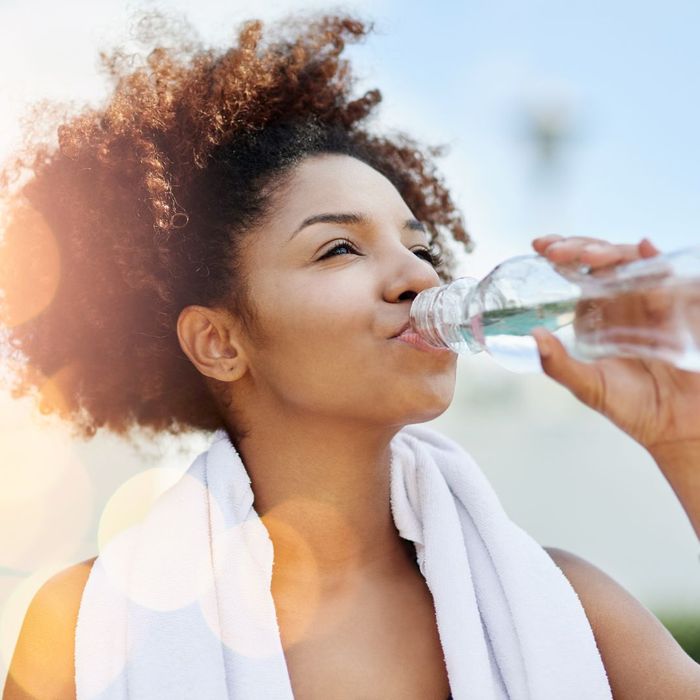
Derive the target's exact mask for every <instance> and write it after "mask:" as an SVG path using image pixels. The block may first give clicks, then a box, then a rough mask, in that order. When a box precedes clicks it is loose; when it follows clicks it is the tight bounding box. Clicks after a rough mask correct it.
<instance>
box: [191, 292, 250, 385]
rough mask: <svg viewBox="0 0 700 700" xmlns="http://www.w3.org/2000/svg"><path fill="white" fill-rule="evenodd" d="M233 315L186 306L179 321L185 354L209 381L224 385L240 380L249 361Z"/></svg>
mask: <svg viewBox="0 0 700 700" xmlns="http://www.w3.org/2000/svg"><path fill="white" fill-rule="evenodd" d="M236 328H237V325H236V324H235V322H234V319H232V318H231V315H230V314H228V313H227V312H225V311H223V310H219V309H211V308H208V307H206V306H198V305H194V304H193V305H190V306H186V307H185V308H184V309H183V310H182V311H181V312H180V315H179V316H178V319H177V337H178V339H179V341H180V347H181V348H182V351H183V352H184V353H185V355H187V357H188V358H189V359H190V361H191V362H192V364H193V365H194V366H195V367H196V368H197V369H198V370H199V371H200V372H201V373H202V374H204V375H206V376H207V377H213V378H214V379H219V380H220V381H223V382H234V381H236V380H237V379H240V378H241V377H242V376H243V375H244V374H245V373H246V370H247V360H246V357H245V353H244V351H243V348H242V346H241V344H240V342H239V339H238V337H237V334H236Z"/></svg>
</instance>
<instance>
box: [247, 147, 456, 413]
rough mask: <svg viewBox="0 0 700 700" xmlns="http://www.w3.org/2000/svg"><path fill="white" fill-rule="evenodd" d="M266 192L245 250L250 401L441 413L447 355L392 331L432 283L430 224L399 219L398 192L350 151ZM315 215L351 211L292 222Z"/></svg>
mask: <svg viewBox="0 0 700 700" xmlns="http://www.w3.org/2000/svg"><path fill="white" fill-rule="evenodd" d="M273 197H274V199H273V203H274V207H273V211H274V213H273V215H272V217H271V219H270V220H269V221H268V222H267V223H266V224H265V225H264V227H262V228H261V230H260V231H259V232H256V234H255V235H254V236H253V238H252V239H251V243H250V246H249V248H248V249H247V251H246V267H247V269H248V271H249V274H250V282H249V291H250V295H251V299H252V303H253V304H254V306H255V307H256V309H257V312H258V315H259V324H258V325H259V330H260V332H261V338H260V341H259V342H256V343H253V342H252V341H251V340H250V339H249V340H248V341H245V340H244V339H241V343H242V345H243V346H244V347H245V354H246V357H247V364H248V369H249V374H248V375H247V377H246V379H247V380H248V382H249V383H251V382H252V387H253V389H252V390H253V394H254V396H255V400H256V402H257V401H262V406H267V407H268V408H272V409H273V410H274V411H275V412H278V411H281V412H282V415H290V416H294V417H297V416H300V414H302V415H306V416H308V417H312V416H313V415H314V414H315V415H317V416H318V417H319V418H321V417H322V418H323V419H324V420H328V419H330V420H333V419H338V420H341V421H343V420H344V421H348V422H355V421H357V422H359V423H366V424H370V425H382V426H387V425H393V426H398V427H400V426H403V425H406V424H409V423H414V422H423V421H427V420H430V419H432V418H434V417H436V416H438V415H440V414H441V413H442V412H444V411H445V409H446V408H447V407H448V406H449V404H450V402H451V401H452V397H453V393H454V385H455V373H456V365H457V355H456V354H455V353H453V352H441V353H436V352H427V351H424V350H420V349H418V348H416V347H414V346H412V345H409V344H407V343H405V342H403V341H401V340H397V339H395V338H392V336H394V335H396V333H398V331H399V329H400V328H401V327H402V326H403V325H404V324H405V323H406V322H407V321H408V319H409V309H410V305H411V301H412V299H413V298H414V297H415V295H416V294H417V293H418V292H420V291H422V290H423V289H428V288H429V287H435V286H438V285H440V284H441V282H440V279H439V278H438V275H437V273H436V272H435V270H434V269H433V267H432V265H431V264H430V263H429V262H428V261H427V260H426V257H425V256H426V253H425V250H426V249H427V248H429V239H428V233H427V232H423V231H421V230H418V229H417V228H416V224H414V225H413V227H411V225H410V224H407V223H406V222H408V221H409V220H411V221H412V220H414V216H413V214H412V213H411V210H410V209H409V208H408V206H407V205H406V203H405V202H404V201H403V199H402V198H401V196H400V195H399V193H398V191H397V190H396V189H395V188H394V186H393V185H392V184H391V183H390V182H389V180H387V179H386V178H385V177H384V176H383V175H381V174H380V173H379V172H377V171H376V170H374V169H373V168H371V167H370V166H368V165H366V164H365V163H363V162H361V161H359V160H357V159H355V158H352V157H349V156H344V155H335V154H322V155H319V156H312V157H309V158H307V159H305V160H304V161H303V162H302V163H301V164H300V165H299V166H298V167H297V168H296V170H295V171H294V173H293V174H292V176H291V180H290V182H289V184H288V186H286V187H285V188H284V191H280V192H278V193H277V194H275V195H273ZM321 214H336V215H338V214H353V215H356V216H357V218H358V219H361V221H357V222H355V223H349V224H341V223H333V222H318V223H311V224H307V225H306V226H303V227H302V224H303V222H304V221H305V220H307V219H309V217H315V216H317V215H321ZM341 239H346V240H347V241H348V242H349V243H343V241H342V240H341ZM339 244H340V245H342V246H343V247H341V248H338V249H337V250H333V249H334V248H335V247H336V246H338V245H339ZM329 253H330V254H329Z"/></svg>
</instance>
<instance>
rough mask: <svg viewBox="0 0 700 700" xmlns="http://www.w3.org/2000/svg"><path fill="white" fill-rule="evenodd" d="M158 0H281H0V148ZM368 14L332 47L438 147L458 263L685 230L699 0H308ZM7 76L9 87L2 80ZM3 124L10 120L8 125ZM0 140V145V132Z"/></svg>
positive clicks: (692, 161)
mask: <svg viewBox="0 0 700 700" xmlns="http://www.w3.org/2000/svg"><path fill="white" fill-rule="evenodd" d="M157 6H160V7H167V8H171V9H173V10H175V11H178V12H183V13H185V14H186V15H187V16H189V17H190V18H191V19H192V21H193V22H194V24H195V25H196V26H198V27H199V29H200V31H201V32H202V33H203V35H204V36H205V37H210V38H211V39H212V40H213V41H216V42H221V41H223V40H224V39H225V37H227V36H230V35H231V34H232V32H231V31H230V30H229V28H230V27H234V26H235V25H236V23H237V22H238V21H240V20H241V19H243V18H245V17H251V16H254V15H255V16H261V17H263V18H271V17H276V16H279V15H280V14H283V13H284V12H285V11H287V10H289V9H294V8H297V7H300V6H302V5H301V4H300V3H299V2H296V0H275V1H274V2H270V1H265V0H263V1H259V2H257V3H256V4H255V10H254V12H251V11H249V9H248V8H250V7H251V6H250V5H248V4H247V3H245V4H243V3H235V2H224V1H223V0H198V2H197V3H196V4H195V3H193V2H192V1H191V0H172V1H171V2H160V3H154V2H147V1H143V2H133V1H132V2H130V3H123V2H117V1H116V0H103V2H101V3H99V4H98V3H94V2H92V3H91V2H87V1H86V0H66V2H65V3H62V4H60V5H58V4H56V3H51V2H48V0H37V1H36V2H34V3H31V2H26V3H21V2H19V0H0V27H2V30H0V31H1V32H2V34H4V36H3V42H2V43H3V47H0V60H2V61H3V64H4V65H5V66H7V65H13V66H16V67H17V68H16V70H14V71H12V70H11V71H3V75H2V76H0V94H2V93H3V92H5V93H6V99H7V100H9V103H10V109H9V110H7V111H6V114H5V117H4V118H3V119H0V121H1V122H2V124H1V126H2V127H3V129H2V131H3V133H4V134H5V136H4V137H2V136H0V153H2V152H3V148H4V147H5V148H6V147H7V146H6V144H7V143H8V142H10V141H11V139H12V138H14V137H16V121H17V116H18V115H19V113H20V111H19V110H20V107H21V104H23V103H24V102H26V101H27V100H29V99H36V98H38V97H42V96H47V97H62V98H69V99H76V100H81V99H90V98H92V97H94V96H95V95H98V94H99V92H100V80H99V78H98V77H97V76H96V73H95V63H96V61H95V58H94V56H95V51H96V48H97V47H102V46H104V45H105V42H109V41H111V40H114V39H117V38H118V37H120V36H124V34H125V32H126V28H127V26H128V11H129V9H133V8H136V7H157ZM303 6H304V7H305V8H328V9H338V8H339V7H343V8H347V9H348V10H356V11H357V12H358V13H359V14H360V15H361V16H364V17H368V18H373V19H375V20H376V21H377V31H376V33H375V34H374V35H372V36H371V37H370V39H369V40H368V41H367V42H366V43H365V44H363V45H360V46H353V47H351V48H350V49H349V52H348V53H349V56H351V57H352V59H353V61H354V62H355V65H356V70H357V73H358V75H359V76H360V77H361V80H360V82H359V83H358V88H361V87H367V88H369V87H374V86H378V87H379V88H380V89H381V90H382V92H383V94H384V98H385V99H384V103H383V105H382V108H381V111H380V115H379V116H380V120H379V124H378V127H379V128H395V129H402V130H405V131H408V132H409V133H411V134H413V135H414V136H416V137H417V138H420V139H422V140H424V141H428V142H432V143H449V144H451V153H450V155H449V156H448V157H447V158H445V159H443V160H442V161H440V167H441V170H442V171H443V172H444V173H445V176H446V179H447V182H448V184H449V185H450V186H451V188H452V190H453V193H454V196H455V198H456V200H457V202H458V203H459V204H460V206H461V208H462V210H463V211H464V214H465V218H466V222H467V225H468V227H469V228H470V230H471V232H472V235H473V237H474V239H475V240H476V243H477V247H476V249H475V251H474V253H473V255H472V256H471V259H470V261H469V264H468V267H467V268H465V274H467V273H469V274H481V273H483V274H485V273H486V272H488V270H489V269H490V268H491V267H492V266H493V265H495V264H497V263H498V262H499V261H500V260H502V259H504V258H505V257H508V256H510V255H517V254H521V253H524V252H529V251H530V240H531V239H532V238H533V237H535V236H538V235H544V234H547V233H554V232H556V233H560V234H562V235H585V236H595V237H601V238H606V239H608V240H612V241H615V242H637V241H638V240H640V239H641V238H642V237H643V236H648V237H649V238H651V240H652V241H654V242H656V243H657V245H659V246H660V247H661V248H662V249H664V250H671V249H673V248H677V247H683V246H687V245H693V244H696V243H700V226H699V224H698V222H699V221H700V196H699V194H700V165H699V164H700V136H698V131H697V125H698V124H700V99H699V98H698V90H697V88H696V87H694V82H697V78H696V76H697V74H698V72H699V69H700V42H698V41H697V34H698V30H700V3H691V2H678V1H671V2H665V3H653V2H647V3H634V2H627V1H624V2H615V3H609V2H608V3H603V2H598V1H596V2H586V3H583V2H566V3H562V2H555V1H553V0H547V1H545V0H536V1H530V2H515V1H512V0H511V1H509V2H503V1H493V0H492V1H490V2H485V1H481V2H471V3H467V2H462V3H456V2H445V1H440V0H438V1H433V2H430V3H406V2H399V1H398V0H382V1H380V2H371V3H370V1H369V0H354V1H350V2H346V3H344V4H343V5H340V6H339V5H335V4H330V5H329V4H327V3H323V2H320V1H319V0H314V1H313V2H309V1H308V0H307V2H305V3H303ZM8 91H9V92H8ZM552 104H554V105H556V104H559V105H562V106H563V108H564V109H565V110H566V113H567V114H568V115H569V124H570V128H571V138H570V139H569V140H568V141H567V142H566V143H565V145H564V146H563V148H562V150H561V152H560V156H561V157H560V161H559V162H560V168H559V169H558V170H557V171H556V172H555V173H554V177H551V178H550V179H549V180H545V179H543V178H542V177H538V171H537V169H536V167H537V166H536V161H535V158H534V153H535V151H534V149H533V146H532V142H531V141H530V140H528V139H527V138H526V137H525V130H524V124H525V123H526V122H525V119H526V115H527V114H528V110H529V111H530V112H532V111H533V110H535V111H540V112H541V111H542V109H545V108H546V106H547V105H552ZM13 129H15V131H13ZM3 138H4V139H5V142H4V143H3Z"/></svg>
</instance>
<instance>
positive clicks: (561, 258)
mask: <svg viewBox="0 0 700 700" xmlns="http://www.w3.org/2000/svg"><path fill="white" fill-rule="evenodd" d="M544 255H545V257H547V259H548V260H551V261H552V262H553V263H556V264H558V265H567V264H570V263H574V262H583V263H586V264H587V265H589V266H590V267H591V268H599V267H608V266H610V265H619V264H620V263H625V262H632V261H633V260H638V259H639V258H640V257H641V254H640V251H639V248H638V246H637V245H634V244H622V243H619V244H615V243H607V242H605V241H603V242H590V243H586V242H578V241H566V242H563V243H561V244H557V243H554V244H552V245H550V246H549V247H548V248H547V249H546V250H545V253H544Z"/></svg>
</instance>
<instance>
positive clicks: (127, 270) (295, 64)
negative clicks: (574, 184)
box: [0, 15, 473, 438]
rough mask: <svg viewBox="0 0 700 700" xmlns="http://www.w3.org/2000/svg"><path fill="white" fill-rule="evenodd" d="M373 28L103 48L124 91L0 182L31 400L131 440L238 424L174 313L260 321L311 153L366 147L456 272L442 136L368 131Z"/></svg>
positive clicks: (16, 392)
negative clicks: (267, 222) (277, 206)
mask: <svg viewBox="0 0 700 700" xmlns="http://www.w3.org/2000/svg"><path fill="white" fill-rule="evenodd" d="M161 19H162V16H161ZM371 28H372V27H371V24H369V23H366V22H363V21H361V20H358V19H355V18H352V17H345V16H343V17H340V16H328V15H321V16H314V17H313V18H312V21H309V20H308V18H300V17H299V16H298V15H297V16H296V17H291V18H289V17H288V18H286V19H285V21H284V22H280V23H279V24H276V25H273V26H272V29H270V28H269V27H268V28H267V33H266V35H265V36H263V23H262V22H261V21H259V20H251V21H248V22H245V23H243V24H242V25H241V26H240V27H239V28H238V37H237V43H236V44H235V45H234V46H233V47H231V48H228V49H225V50H224V49H221V50H214V49H212V48H205V47H203V46H202V45H201V44H200V43H199V42H198V41H195V40H191V41H185V42H182V41H180V42H178V43H177V45H176V46H173V47H170V48H168V47H165V46H164V45H163V41H162V40H163V38H164V32H165V31H166V30H165V29H162V30H161V34H160V35H159V36H157V37H156V39H158V40H159V41H158V46H157V47H156V48H152V49H151V50H150V51H148V52H146V53H144V55H143V57H142V58H141V61H140V62H138V61H137V62H136V64H134V61H135V60H136V59H137V58H138V56H127V55H126V54H125V53H124V52H122V51H119V50H114V51H112V52H111V53H107V54H102V64H103V68H104V69H105V70H106V71H107V74H108V76H109V77H110V78H111V79H112V80H113V82H114V84H113V88H112V89H111V92H110V94H109V97H108V99H107V100H106V102H105V104H104V105H103V106H102V107H100V108H99V109H98V108H83V109H82V111H80V112H78V113H77V114H74V115H72V116H70V117H68V116H65V117H63V118H62V123H60V125H59V126H58V127H57V130H56V134H57V144H55V143H54V144H53V145H49V143H48V142H47V141H46V140H43V141H38V140H36V139H35V140H34V141H32V142H31V143H32V144H33V145H31V147H30V149H29V151H28V152H27V153H25V154H24V155H23V156H18V157H17V158H16V159H15V160H14V161H13V162H12V163H11V164H8V165H7V166H6V167H5V169H4V170H3V173H2V183H1V184H2V187H3V197H4V200H5V204H6V207H7V217H6V219H5V225H4V229H5V230H4V237H3V246H2V248H1V249H0V295H1V296H0V304H1V305H0V313H1V317H0V318H1V319H2V323H3V327H4V340H3V342H4V346H5V353H6V361H5V364H6V366H7V367H10V368H11V371H10V372H9V373H8V375H7V376H6V377H5V381H8V380H9V386H10V390H11V393H12V396H13V397H14V398H19V397H24V396H30V395H31V396H33V397H34V398H35V399H37V403H38V405H39V408H40V410H41V412H42V413H45V414H56V415H60V416H61V417H62V418H63V419H64V420H66V421H67V422H68V423H69V424H70V426H72V428H73V432H74V434H75V435H77V436H79V437H82V438H88V437H90V436H92V435H93V434H94V433H95V431H96V430H97V428H99V427H102V426H105V427H106V429H108V430H110V431H112V432H114V433H115V434H118V435H120V436H122V437H131V436H130V435H129V433H130V432H131V430H132V429H133V428H140V429H142V430H143V429H147V430H151V431H153V433H154V434H155V433H159V432H162V431H168V432H170V433H171V434H182V433H185V432H190V431H201V430H206V431H211V430H215V429H217V428H220V427H225V426H224V422H223V417H222V413H221V410H220V406H219V404H218V402H217V399H216V392H215V391H212V387H211V385H210V383H209V382H208V381H207V380H206V378H205V377H204V376H203V375H202V374H200V373H199V371H198V370H197V369H196V368H195V367H194V365H193V364H192V363H191V362H190V360H189V359H188V358H187V357H186V355H185V354H184V352H183V351H182V350H181V348H180V345H179V341H178V338H177V333H176V322H177V318H178V315H179V313H180V311H181V310H182V309H183V308H184V307H185V306H187V305H189V304H199V305H204V306H210V307H213V306H219V305H222V306H225V307H226V308H228V309H229V310H231V311H232V312H233V313H236V314H238V315H239V317H240V318H241V319H242V320H243V321H244V322H245V325H246V327H247V328H248V329H249V330H251V332H253V331H254V329H255V318H256V316H255V307H254V304H252V303H251V300H250V299H249V298H248V296H247V293H246V289H247V281H246V271H245V270H244V269H243V267H242V265H241V251H242V249H243V248H242V246H243V245H244V243H245V241H246V237H247V236H250V235H252V233H253V232H254V230H255V227H256V225H259V224H260V222H261V221H263V220H264V217H265V216H266V215H267V214H268V213H269V209H270V199H271V194H270V193H271V192H272V191H273V190H274V188H275V186H277V185H278V184H279V183H281V182H283V181H284V177H285V176H286V175H288V174H289V173H291V171H292V169H293V168H294V166H295V165H296V164H298V163H299V162H300V161H301V160H302V159H303V158H304V157H305V156H307V155H310V154H314V153H322V152H329V153H342V154H347V155H352V156H354V157H356V158H359V159H361V160H363V161H364V162H366V163H367V164H369V165H371V166H372V167H374V168H375V169H376V170H378V171H379V172H381V173H382V174H384V175H385V176H386V177H387V178H388V179H389V180H390V181H391V182H392V183H393V184H394V186H395V187H396V188H397V190H398V191H399V193H400V194H401V196H402V197H403V198H404V200H405V202H406V203H407V205H408V206H409V207H410V209H411V210H412V212H413V213H414V215H415V216H416V217H417V218H418V219H420V220H421V221H423V222H424V223H425V225H426V228H427V229H428V232H429V234H430V237H431V243H432V245H433V249H434V251H435V253H436V255H437V256H438V257H440V258H442V263H441V264H440V265H439V266H438V274H439V276H440V279H441V280H442V281H443V282H447V281H449V280H451V279H452V278H453V277H452V276H453V274H454V269H453V268H454V265H455V260H454V257H453V255H452V252H451V251H450V250H449V248H448V247H447V246H445V241H446V238H445V236H447V235H448V234H449V235H450V236H451V237H452V239H453V240H454V241H458V242H461V243H462V244H463V245H464V247H465V249H466V250H467V251H470V250H471V247H472V246H473V244H472V243H471V241H470V238H469V235H468V234H467V232H466V230H465V227H464V225H463V220H462V217H461V214H460V213H459V212H458V211H457V209H456V207H455V205H454V203H453V201H452V199H451V197H450V194H449V192H448V191H447V189H446V187H445V185H444V184H443V181H442V179H441V178H440V176H439V175H438V174H437V173H436V170H435V167H434V165H433V163H432V158H434V157H438V156H440V155H442V154H443V153H444V150H445V149H444V147H442V146H437V147H436V146H420V145H419V144H417V143H416V142H415V141H414V140H412V139H411V138H410V137H408V136H406V135H404V134H402V133H398V134H396V135H394V136H393V138H388V137H384V136H381V135H376V134H373V133H371V132H370V130H369V129H368V127H367V126H366V123H367V121H368V117H370V116H372V115H373V110H374V108H375V106H376V105H377V104H378V103H379V102H380V101H381V93H380V92H379V91H378V90H376V89H375V90H369V91H367V92H366V93H365V94H364V95H362V96H360V97H357V98H354V99H353V97H352V95H351V92H352V87H353V84H354V81H355V78H354V77H353V76H352V74H351V71H350V65H349V62H348V60H347V59H341V57H340V56H341V53H342V52H343V49H344V47H345V44H346V42H348V41H350V42H356V41H359V40H361V39H362V38H364V37H365V36H366V35H367V34H368V32H369V31H371ZM285 32H286V33H285ZM149 48H150V47H149ZM55 126H56V125H55V123H54V128H55ZM20 181H21V186H20V184H18V183H20ZM13 185H14V186H13ZM270 186H272V187H270ZM29 307H31V308H29Z"/></svg>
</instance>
